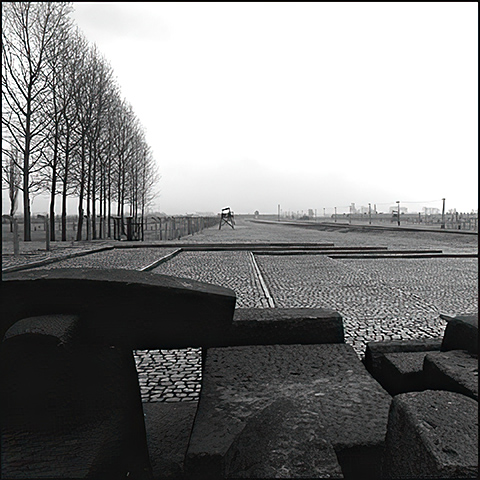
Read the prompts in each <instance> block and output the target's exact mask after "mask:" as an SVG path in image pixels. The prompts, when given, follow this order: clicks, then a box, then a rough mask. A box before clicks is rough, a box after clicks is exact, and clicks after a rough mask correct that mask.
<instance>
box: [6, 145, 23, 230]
mask: <svg viewBox="0 0 480 480" xmlns="http://www.w3.org/2000/svg"><path fill="white" fill-rule="evenodd" d="M18 157H19V153H18V149H17V147H16V146H15V145H12V146H11V148H10V149H8V150H7V149H6V150H3V151H2V170H3V175H2V179H3V182H4V185H5V186H6V189H7V190H8V198H9V200H10V231H11V232H13V217H14V215H15V212H16V211H17V205H18V202H17V199H18V192H19V189H20V182H21V181H22V177H21V174H20V170H19V168H18V163H19V162H18Z"/></svg>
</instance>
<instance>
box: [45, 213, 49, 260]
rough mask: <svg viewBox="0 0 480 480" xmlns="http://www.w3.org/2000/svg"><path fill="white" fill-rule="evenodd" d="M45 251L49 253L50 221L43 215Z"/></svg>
mask: <svg viewBox="0 0 480 480" xmlns="http://www.w3.org/2000/svg"><path fill="white" fill-rule="evenodd" d="M45 250H46V251H47V252H49V251H50V219H49V217H48V214H47V215H45Z"/></svg>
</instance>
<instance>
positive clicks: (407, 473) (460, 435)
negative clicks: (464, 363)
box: [383, 390, 478, 479]
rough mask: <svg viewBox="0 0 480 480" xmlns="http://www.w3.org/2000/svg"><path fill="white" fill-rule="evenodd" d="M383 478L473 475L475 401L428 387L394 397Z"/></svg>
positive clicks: (475, 460)
mask: <svg viewBox="0 0 480 480" xmlns="http://www.w3.org/2000/svg"><path fill="white" fill-rule="evenodd" d="M383 476H384V478H405V479H407V478H408V479H412V478H449V479H450V478H452V479H453V478H477V476H478V403H477V402H476V401H475V400H472V399H471V398H468V397H466V396H464V395H460V394H458V393H452V392H445V391H433V390H426V391H424V392H412V393H405V394H401V395H397V396H395V397H394V398H393V401H392V406H391V409H390V413H389V419H388V431H387V436H386V447H385V456H384V463H383Z"/></svg>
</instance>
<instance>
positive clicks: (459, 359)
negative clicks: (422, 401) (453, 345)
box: [423, 350, 478, 401]
mask: <svg viewBox="0 0 480 480" xmlns="http://www.w3.org/2000/svg"><path fill="white" fill-rule="evenodd" d="M423 370H424V372H425V379H426V382H427V384H428V388H430V389H432V390H448V391H450V392H458V393H462V394H463V395H467V396H468V397H471V398H473V399H475V400H477V401H478V356H477V355H474V354H470V353H468V352H466V351H465V350H451V351H449V352H431V353H428V354H427V355H426V356H425V362H424V365H423Z"/></svg>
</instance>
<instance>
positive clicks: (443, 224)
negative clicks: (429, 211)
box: [440, 198, 445, 228]
mask: <svg viewBox="0 0 480 480" xmlns="http://www.w3.org/2000/svg"><path fill="white" fill-rule="evenodd" d="M442 201H443V207H442V225H441V227H440V228H445V199H444V198H442Z"/></svg>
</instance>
